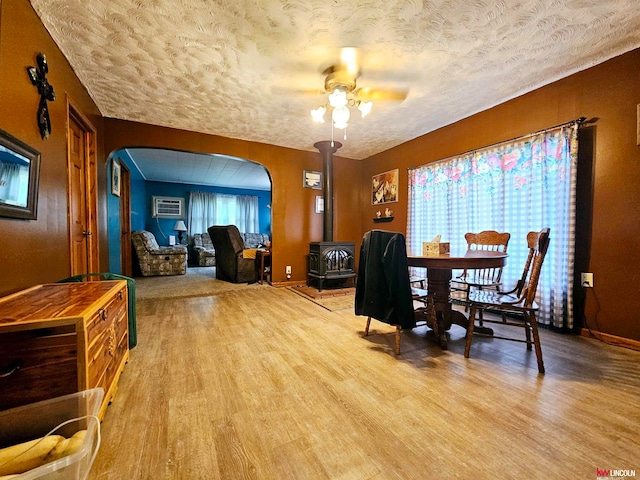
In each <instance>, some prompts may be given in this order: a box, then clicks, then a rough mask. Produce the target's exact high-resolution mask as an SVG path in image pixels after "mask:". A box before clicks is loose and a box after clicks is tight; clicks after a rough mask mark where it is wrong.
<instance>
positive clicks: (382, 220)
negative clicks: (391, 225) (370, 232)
mask: <svg viewBox="0 0 640 480" xmlns="http://www.w3.org/2000/svg"><path fill="white" fill-rule="evenodd" d="M391 221H393V217H376V218H374V219H373V223H386V222H391Z"/></svg>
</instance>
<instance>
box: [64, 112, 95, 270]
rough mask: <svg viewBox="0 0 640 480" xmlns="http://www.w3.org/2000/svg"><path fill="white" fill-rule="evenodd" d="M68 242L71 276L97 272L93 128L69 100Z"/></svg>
mask: <svg viewBox="0 0 640 480" xmlns="http://www.w3.org/2000/svg"><path fill="white" fill-rule="evenodd" d="M68 106H69V111H68V116H69V135H68V142H69V145H68V153H67V155H68V170H69V207H68V210H69V245H70V249H71V266H70V270H71V275H80V274H83V273H90V272H97V271H99V257H98V224H97V186H98V185H97V169H96V155H95V129H94V128H93V127H92V126H91V124H90V123H89V122H88V121H87V120H86V119H85V118H84V117H83V116H82V114H81V113H80V111H79V110H78V109H76V108H74V106H73V104H71V103H69V104H68Z"/></svg>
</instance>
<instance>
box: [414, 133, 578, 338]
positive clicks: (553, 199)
mask: <svg viewBox="0 0 640 480" xmlns="http://www.w3.org/2000/svg"><path fill="white" fill-rule="evenodd" d="M578 127H579V125H578V124H576V123H572V124H567V125H564V126H562V127H558V128H554V129H550V130H547V131H545V132H541V133H536V134H532V135H530V136H527V137H523V138H520V139H517V140H513V141H510V142H505V143H502V144H499V145H496V146H492V147H488V148H486V149H482V150H477V151H474V152H469V153H465V154H463V155H461V156H458V157H453V158H449V159H446V160H442V161H440V162H436V163H431V164H428V165H423V166H420V167H415V168H411V169H410V170H409V205H408V220H407V248H408V250H409V254H413V255H420V254H421V248H422V242H423V241H429V240H431V239H432V238H433V237H435V236H436V235H442V236H443V241H449V242H450V243H451V249H452V253H463V252H464V250H465V249H466V243H465V242H464V234H465V233H466V232H478V231H481V230H498V231H501V232H509V233H511V240H510V242H509V248H508V253H509V258H508V261H507V265H506V267H505V268H504V271H503V275H502V280H503V282H504V283H505V284H506V285H511V284H512V283H515V281H516V280H517V279H518V278H519V276H520V274H521V273H522V268H523V266H524V261H525V258H526V254H527V245H526V235H527V232H529V231H533V230H536V231H538V230H541V229H542V228H544V227H549V228H550V229H551V233H550V237H551V243H550V246H549V251H548V253H547V257H546V259H545V263H544V265H543V267H542V274H541V277H540V281H539V286H538V302H539V304H540V307H541V309H540V315H539V321H540V323H542V324H548V325H553V326H556V327H561V328H562V327H564V328H572V327H573V305H572V296H571V292H572V290H573V273H574V271H573V261H574V239H575V185H576V168H577V151H578V142H577V132H578Z"/></svg>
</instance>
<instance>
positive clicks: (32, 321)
mask: <svg viewBox="0 0 640 480" xmlns="http://www.w3.org/2000/svg"><path fill="white" fill-rule="evenodd" d="M127 295H128V292H127V282H126V281H124V280H117V281H101V282H82V283H76V282H74V283H53V284H45V285H38V286H35V287H32V288H29V289H27V290H23V291H21V292H17V293H15V294H13V295H10V296H7V297H4V298H1V299H0V410H5V409H8V408H12V407H15V406H19V405H24V404H28V403H32V402H37V401H40V400H46V399H49V398H54V397H57V396H60V395H66V394H68V393H73V392H77V391H81V390H86V389H88V388H95V387H101V388H103V389H104V392H105V397H104V401H103V404H102V406H101V408H100V413H99V417H100V418H101V419H102V418H103V416H104V413H105V410H106V408H107V405H108V404H109V402H110V401H111V399H112V397H113V395H114V394H115V391H116V389H117V384H118V379H119V377H120V374H121V373H122V370H123V369H124V365H125V363H126V362H127V360H128V359H129V339H128V318H127V305H128V297H127Z"/></svg>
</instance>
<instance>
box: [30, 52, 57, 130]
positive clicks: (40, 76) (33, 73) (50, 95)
mask: <svg viewBox="0 0 640 480" xmlns="http://www.w3.org/2000/svg"><path fill="white" fill-rule="evenodd" d="M36 61H37V62H38V66H37V67H27V73H28V74H29V79H30V80H31V83H32V84H34V85H36V86H37V87H38V93H39V94H40V105H39V106H38V128H39V129H40V136H41V137H42V138H43V139H44V138H47V137H48V136H49V135H50V134H51V119H50V118H49V107H48V106H47V100H49V101H50V102H53V101H54V100H55V99H56V94H55V92H54V91H53V86H52V85H50V84H49V81H48V80H47V77H46V75H47V73H49V65H48V64H47V57H46V56H45V55H44V53H38V56H37V57H36Z"/></svg>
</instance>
